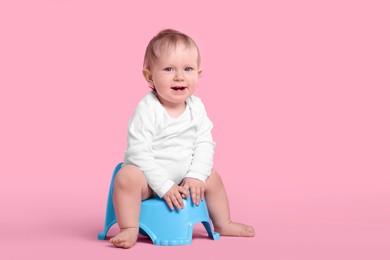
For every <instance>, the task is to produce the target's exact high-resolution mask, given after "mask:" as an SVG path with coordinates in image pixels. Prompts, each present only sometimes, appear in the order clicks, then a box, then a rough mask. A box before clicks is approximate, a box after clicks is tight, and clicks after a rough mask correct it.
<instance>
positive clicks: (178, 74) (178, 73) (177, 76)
mask: <svg viewBox="0 0 390 260" xmlns="http://www.w3.org/2000/svg"><path fill="white" fill-rule="evenodd" d="M183 80H184V77H183V73H182V72H181V71H179V70H177V71H176V73H175V81H183Z"/></svg>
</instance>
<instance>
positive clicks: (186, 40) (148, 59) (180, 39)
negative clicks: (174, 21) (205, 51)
mask: <svg viewBox="0 0 390 260" xmlns="http://www.w3.org/2000/svg"><path fill="white" fill-rule="evenodd" d="M178 44H184V45H185V46H186V47H195V48H196V50H197V52H198V61H197V63H198V66H199V65H200V52H199V48H198V45H196V43H195V41H194V40H193V39H192V38H191V37H189V36H188V35H186V34H184V33H181V32H179V31H176V30H173V29H165V30H162V31H160V32H159V33H158V34H157V35H156V36H154V37H153V38H152V39H151V40H150V42H149V44H148V46H147V47H146V52H145V57H144V69H148V70H150V69H151V67H152V65H153V63H154V62H155V61H156V60H157V58H158V56H157V53H158V51H169V50H170V49H171V48H173V47H176V46H177V45H178Z"/></svg>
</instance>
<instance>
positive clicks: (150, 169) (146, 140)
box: [124, 103, 174, 197]
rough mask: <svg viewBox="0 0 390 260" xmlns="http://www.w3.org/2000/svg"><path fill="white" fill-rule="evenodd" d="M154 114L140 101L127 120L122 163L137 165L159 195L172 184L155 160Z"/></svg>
mask: <svg viewBox="0 0 390 260" xmlns="http://www.w3.org/2000/svg"><path fill="white" fill-rule="evenodd" d="M155 121H156V115H155V113H154V111H153V109H151V107H150V106H148V104H145V103H140V104H139V105H138V106H137V108H136V110H135V112H134V115H133V117H132V120H131V121H130V122H129V127H128V140H127V141H128V148H127V150H126V152H125V158H124V164H132V165H135V166H137V167H139V168H140V169H141V170H142V171H143V172H144V174H145V177H146V180H147V182H148V184H149V186H150V187H151V189H152V190H153V191H154V192H156V194H157V195H158V196H159V197H162V196H164V194H165V193H166V192H167V191H168V190H169V189H170V188H171V187H172V186H173V185H174V182H173V181H172V180H170V179H169V178H168V176H167V175H166V174H164V171H162V170H161V169H160V167H159V166H158V164H157V163H156V161H155V158H154V154H153V149H152V144H153V137H154V135H155V127H154V124H155Z"/></svg>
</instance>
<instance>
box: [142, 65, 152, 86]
mask: <svg viewBox="0 0 390 260" xmlns="http://www.w3.org/2000/svg"><path fill="white" fill-rule="evenodd" d="M142 74H144V78H145V80H146V81H147V82H148V84H149V86H153V85H154V84H153V76H152V72H151V71H150V70H148V69H143V70H142Z"/></svg>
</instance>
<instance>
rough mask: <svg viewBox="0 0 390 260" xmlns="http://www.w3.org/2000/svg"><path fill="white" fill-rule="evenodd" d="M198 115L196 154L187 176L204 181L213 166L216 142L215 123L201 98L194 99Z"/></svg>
mask: <svg viewBox="0 0 390 260" xmlns="http://www.w3.org/2000/svg"><path fill="white" fill-rule="evenodd" d="M194 101H195V102H194V103H195V104H194V105H195V106H196V109H194V110H195V113H196V116H197V117H198V120H197V121H198V123H197V125H198V126H197V133H196V138H195V142H194V154H193V159H192V163H191V166H190V169H189V171H188V173H187V175H186V177H191V178H195V179H198V180H201V181H203V182H205V181H206V179H207V177H208V176H210V173H211V169H212V168H213V160H214V148H215V142H214V141H213V137H212V134H211V130H212V128H213V123H212V122H211V121H210V119H209V118H208V117H207V112H206V109H205V107H204V105H203V103H202V102H201V101H200V99H199V98H197V99H196V100H194Z"/></svg>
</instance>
